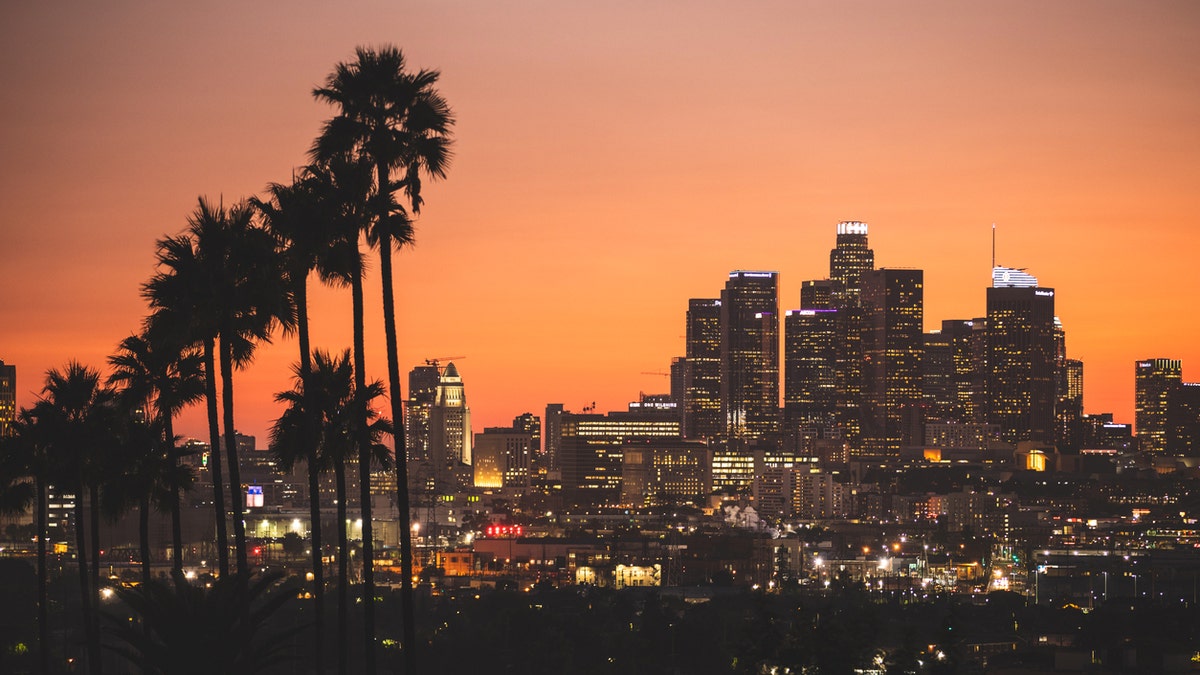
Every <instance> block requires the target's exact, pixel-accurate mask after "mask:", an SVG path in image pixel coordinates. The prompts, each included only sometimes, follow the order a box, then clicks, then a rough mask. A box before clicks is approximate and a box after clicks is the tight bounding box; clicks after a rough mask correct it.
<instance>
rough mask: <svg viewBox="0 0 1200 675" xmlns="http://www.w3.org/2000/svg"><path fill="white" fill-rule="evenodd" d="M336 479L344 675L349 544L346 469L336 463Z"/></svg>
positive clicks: (342, 671)
mask: <svg viewBox="0 0 1200 675" xmlns="http://www.w3.org/2000/svg"><path fill="white" fill-rule="evenodd" d="M333 473H334V477H335V478H336V479H337V514H338V515H337V518H338V522H337V532H338V611H337V616H338V620H337V623H338V654H337V667H338V675H346V656H347V654H346V652H347V650H348V649H349V645H347V644H346V610H347V606H346V605H347V603H348V602H349V598H348V596H347V593H346V589H347V586H349V584H350V567H349V565H350V542H349V541H348V539H347V535H346V467H345V466H344V465H343V464H342V463H341V462H337V463H336V464H335V465H334V469H333Z"/></svg>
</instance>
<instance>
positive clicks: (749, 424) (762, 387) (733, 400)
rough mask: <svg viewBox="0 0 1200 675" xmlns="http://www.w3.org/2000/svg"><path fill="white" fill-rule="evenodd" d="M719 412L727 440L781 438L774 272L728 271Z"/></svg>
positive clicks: (776, 281)
mask: <svg viewBox="0 0 1200 675" xmlns="http://www.w3.org/2000/svg"><path fill="white" fill-rule="evenodd" d="M721 411H722V417H723V418H724V422H725V429H726V434H727V436H728V437H729V438H750V439H753V438H762V437H764V436H769V435H773V434H778V433H779V278H778V275H777V274H776V273H775V272H749V271H736V272H730V274H729V281H728V282H726V284H725V290H723V291H722V292H721Z"/></svg>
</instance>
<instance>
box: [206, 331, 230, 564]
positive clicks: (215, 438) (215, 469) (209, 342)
mask: <svg viewBox="0 0 1200 675" xmlns="http://www.w3.org/2000/svg"><path fill="white" fill-rule="evenodd" d="M214 342H215V341H214V339H213V338H211V337H210V338H205V339H204V389H205V397H206V398H207V399H208V438H209V446H208V462H209V465H210V466H209V475H211V476H212V484H213V507H214V508H215V509H216V512H217V570H218V571H219V572H220V573H221V576H227V575H228V574H229V535H228V533H227V532H226V529H225V485H224V480H225V478H224V476H222V475H221V427H220V425H219V424H218V423H217V364H216V358H215V356H214V354H213V352H214V351H216V346H215V344H214Z"/></svg>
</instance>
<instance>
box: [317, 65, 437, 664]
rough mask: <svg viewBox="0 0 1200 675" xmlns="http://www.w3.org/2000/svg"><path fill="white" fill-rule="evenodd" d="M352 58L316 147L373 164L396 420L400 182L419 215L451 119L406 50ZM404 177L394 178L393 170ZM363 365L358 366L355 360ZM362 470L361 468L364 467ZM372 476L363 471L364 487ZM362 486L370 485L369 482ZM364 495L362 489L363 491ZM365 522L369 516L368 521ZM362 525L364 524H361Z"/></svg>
mask: <svg viewBox="0 0 1200 675" xmlns="http://www.w3.org/2000/svg"><path fill="white" fill-rule="evenodd" d="M355 56H356V58H355V60H354V61H353V62H350V63H339V64H337V66H336V67H335V68H334V72H333V73H331V74H330V75H329V76H328V78H326V81H325V86H323V87H318V88H317V89H315V90H314V91H313V95H314V96H315V97H316V98H317V99H318V100H321V101H325V102H327V103H330V104H332V105H334V106H336V108H337V114H336V115H335V116H334V117H333V118H332V119H330V120H329V121H328V122H326V123H325V126H324V128H323V129H322V132H321V135H320V136H319V137H318V138H317V140H316V143H315V145H314V147H313V154H314V156H316V157H317V158H318V159H329V158H331V157H335V156H339V155H354V156H358V157H362V158H365V159H366V160H368V161H370V162H371V164H372V165H373V166H374V168H375V191H374V194H373V198H372V200H371V216H372V220H371V227H370V230H369V232H368V235H369V237H370V240H371V241H372V243H373V244H374V245H376V246H377V247H378V248H379V259H380V275H381V277H382V286H383V314H384V330H385V334H386V335H385V337H386V343H387V355H388V386H389V392H390V397H391V404H392V417H393V419H397V420H400V419H403V408H402V402H403V396H402V395H401V390H400V366H399V357H398V352H397V345H396V309H395V299H394V295H393V283H392V262H391V256H392V248H393V246H395V247H397V248H399V247H401V246H403V245H404V244H407V243H411V242H412V224H411V221H410V219H409V217H408V214H407V213H406V212H405V211H404V209H403V208H401V207H399V206H398V205H397V204H396V203H395V200H394V197H393V193H394V192H395V191H396V190H398V189H401V188H403V190H404V192H405V194H407V195H408V197H409V201H410V205H411V207H412V210H413V214H414V215H415V214H418V213H420V208H421V203H422V200H421V176H422V174H424V175H426V176H431V177H433V178H442V177H444V176H445V171H446V168H447V165H448V163H449V159H450V144H451V140H450V128H451V126H452V125H453V124H454V117H453V114H452V113H451V110H450V107H449V105H448V104H447V102H446V100H445V99H444V98H443V97H442V96H441V94H440V93H438V91H437V90H436V89H435V88H434V85H435V84H436V83H437V80H438V78H439V77H440V73H439V72H438V71H436V70H420V71H417V72H415V73H412V72H409V71H408V69H407V64H406V62H405V59H404V55H403V53H402V52H401V51H400V50H399V49H396V48H395V47H391V46H385V47H383V48H381V49H378V50H374V49H367V48H362V47H360V48H358V49H357V50H356V52H355ZM393 172H395V173H397V174H400V175H402V176H403V178H402V179H401V180H398V181H397V180H393V179H392V177H391V176H392V173H393ZM358 365H359V367H361V364H358ZM404 442H405V439H404V435H403V434H398V435H397V437H396V442H395V447H396V490H397V505H398V507H399V510H400V528H399V529H400V555H401V576H402V579H401V589H402V590H401V594H402V597H403V603H404V609H403V610H402V611H403V614H404V651H405V664H406V670H407V672H409V673H412V672H415V668H416V662H415V660H414V656H413V648H414V647H415V642H416V640H415V637H414V631H413V612H412V604H413V592H412V574H413V569H412V532H411V530H410V529H409V527H408V524H409V521H410V520H411V518H410V516H409V496H408V473H407V453H406V452H405V447H404ZM360 471H361V469H360ZM366 482H367V476H366V475H365V474H364V475H363V484H364V485H366ZM364 489H365V488H364ZM365 494H366V493H365V492H364V495H365ZM364 520H365V519H364ZM364 527H366V524H365V523H364ZM370 547H371V541H370V537H369V536H368V532H367V530H366V529H364V533H363V557H364V559H367V560H368V561H369V560H370V557H371V548H370ZM363 593H364V597H371V596H373V594H374V591H373V572H372V571H371V568H370V566H368V567H367V568H366V569H365V570H364V588H363ZM366 625H367V635H366V639H367V667H368V669H369V670H370V669H373V667H374V658H375V657H374V619H373V610H372V609H370V608H369V607H368V610H367V617H366Z"/></svg>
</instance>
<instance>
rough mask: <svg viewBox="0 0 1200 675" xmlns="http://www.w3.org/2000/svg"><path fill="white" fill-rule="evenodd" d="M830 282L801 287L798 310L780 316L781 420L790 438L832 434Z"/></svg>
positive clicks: (834, 342)
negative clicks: (811, 432)
mask: <svg viewBox="0 0 1200 675" xmlns="http://www.w3.org/2000/svg"><path fill="white" fill-rule="evenodd" d="M833 286H834V282H833V281H831V280H829V279H824V280H821V281H805V282H804V283H803V284H802V285H801V289H800V309H794V310H788V311H787V312H785V313H784V324H783V345H784V347H783V349H784V358H783V363H784V382H783V384H784V386H783V416H784V424H785V425H786V429H787V431H789V432H794V431H796V430H798V429H801V428H806V429H815V428H820V429H821V430H822V431H821V435H822V436H823V435H825V433H826V430H829V429H832V428H833V426H834V423H835V413H836V411H837V354H838V348H839V341H838V330H837V329H838V311H837V310H836V309H834V308H833V307H832V304H831V303H832V301H833V297H832V289H833Z"/></svg>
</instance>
